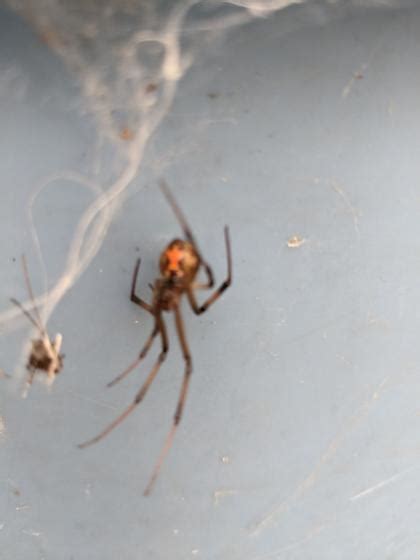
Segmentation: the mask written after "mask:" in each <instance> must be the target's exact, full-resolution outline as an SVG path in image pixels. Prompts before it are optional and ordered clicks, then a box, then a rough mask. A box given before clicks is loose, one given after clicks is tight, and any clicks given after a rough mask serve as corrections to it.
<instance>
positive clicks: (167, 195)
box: [159, 179, 214, 288]
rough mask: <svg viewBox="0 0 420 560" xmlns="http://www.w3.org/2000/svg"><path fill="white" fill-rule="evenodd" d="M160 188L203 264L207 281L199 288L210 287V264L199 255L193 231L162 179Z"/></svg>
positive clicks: (211, 282) (211, 279) (211, 274)
mask: <svg viewBox="0 0 420 560" xmlns="http://www.w3.org/2000/svg"><path fill="white" fill-rule="evenodd" d="M159 186H160V189H161V191H162V192H163V194H164V195H165V198H166V200H167V201H168V203H169V206H170V207H171V208H172V210H173V212H174V214H175V216H176V218H177V220H178V222H179V224H180V226H181V229H182V231H183V232H184V235H185V237H186V238H187V240H188V241H189V242H190V243H191V245H193V247H194V249H195V251H196V253H197V254H198V256H199V257H200V260H201V264H202V265H203V266H204V269H205V272H206V275H207V283H206V284H200V288H212V287H213V286H214V278H213V272H212V269H211V268H210V265H208V264H207V262H206V261H205V260H204V259H203V257H202V256H201V253H200V251H199V249H198V246H197V242H196V240H195V239H194V236H193V233H192V231H191V228H190V226H189V224H188V222H187V220H186V218H185V216H184V214H183V212H182V210H181V208H180V207H179V206H178V204H177V202H176V200H175V198H174V196H173V195H172V193H171V191H170V190H169V187H168V185H167V184H166V181H164V180H163V179H162V180H161V181H160V183H159Z"/></svg>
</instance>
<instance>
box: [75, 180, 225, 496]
mask: <svg viewBox="0 0 420 560" xmlns="http://www.w3.org/2000/svg"><path fill="white" fill-rule="evenodd" d="M160 188H161V190H162V192H163V194H164V196H165V198H166V200H167V201H168V203H169V205H170V206H171V208H172V210H173V212H174V214H175V216H176V218H177V220H178V222H179V224H180V226H181V228H182V231H183V233H184V236H185V239H174V240H173V241H171V242H170V243H169V245H168V246H167V247H166V249H165V250H164V251H163V252H162V254H161V256H160V260H159V268H160V277H158V278H157V279H156V280H155V282H154V285H153V286H152V285H151V286H150V287H151V289H152V291H153V300H152V303H151V304H149V303H147V302H145V301H144V300H143V299H140V298H139V297H138V296H137V295H136V284H137V275H138V272H139V268H140V262H141V261H140V259H138V260H137V262H136V264H135V267H134V272H133V278H132V283H131V295H130V299H131V301H132V302H134V303H136V304H137V305H139V306H140V307H142V308H143V309H145V310H146V311H148V312H149V313H150V314H151V315H152V316H153V318H154V325H153V329H152V331H151V333H150V335H149V337H148V339H147V340H146V343H145V344H144V346H143V348H142V350H141V352H140V354H139V355H138V357H137V359H136V360H135V361H134V362H133V363H132V364H131V365H129V366H128V367H127V368H126V369H125V370H124V371H123V372H122V373H121V374H120V375H118V376H117V377H116V378H115V379H113V380H112V381H111V382H110V383H108V387H112V386H113V385H115V384H116V383H118V382H119V381H121V380H122V379H124V378H125V377H126V376H127V375H128V374H129V373H130V372H131V371H133V370H134V369H135V368H136V367H137V366H138V364H139V363H140V362H141V360H143V358H145V356H146V354H147V352H148V351H149V350H150V348H151V346H152V343H153V341H154V339H155V337H156V336H157V335H160V339H161V345H162V347H161V352H160V354H159V356H158V358H157V360H156V362H155V363H154V365H153V367H152V370H151V371H150V373H149V375H148V376H147V378H146V381H145V382H144V383H143V385H142V386H141V388H140V390H139V391H138V393H137V394H136V396H135V398H134V401H133V402H132V404H131V405H130V406H128V407H127V408H126V409H125V410H124V411H123V412H122V414H120V415H119V416H118V417H117V418H116V419H115V420H114V421H113V422H112V423H111V424H109V425H108V426H107V427H106V428H105V429H104V430H103V431H102V432H100V433H99V434H98V435H97V436H96V437H94V438H92V439H90V440H88V441H86V442H84V443H82V444H80V445H79V447H80V448H84V447H87V446H89V445H92V444H93V443H96V442H98V441H99V440H101V439H102V438H104V437H105V436H106V435H108V434H109V433H110V432H111V431H112V430H113V429H114V428H116V427H117V426H118V425H119V424H120V423H121V422H122V421H123V420H125V418H127V416H128V415H129V414H131V412H133V410H134V409H135V408H136V407H137V406H138V405H139V404H140V403H141V402H142V400H143V398H144V397H145V395H146V393H147V391H148V389H149V387H150V385H151V384H152V382H153V380H154V379H155V377H156V375H157V373H158V371H159V368H160V366H161V365H162V363H163V362H164V360H165V358H166V355H167V353H168V350H169V341H168V335H167V333H166V326H165V322H164V319H163V312H164V311H172V312H173V313H174V316H175V327H176V331H177V334H178V339H179V344H180V346H181V350H182V354H183V357H184V361H185V371H184V378H183V382H182V386H181V391H180V394H179V398H178V403H177V407H176V410H175V415H174V419H173V423H172V427H171V429H170V430H169V432H168V434H167V437H166V440H165V442H164V444H163V447H162V449H161V451H160V454H159V456H158V459H157V461H156V463H155V466H154V469H153V471H152V474H151V477H150V479H149V483H148V485H147V486H146V489H145V491H144V495H145V496H147V495H148V494H149V493H150V491H151V489H152V487H153V485H154V483H155V481H156V479H157V477H158V475H159V472H160V469H161V466H162V464H163V462H164V460H165V457H166V455H167V454H168V452H169V450H170V448H171V446H172V442H173V439H174V436H175V433H176V430H177V428H178V426H179V423H180V421H181V417H182V413H183V410H184V404H185V400H186V397H187V392H188V387H189V383H190V378H191V373H192V361H191V355H190V351H189V348H188V344H187V339H186V336H185V331H184V324H183V320H182V316H181V309H180V303H181V298H182V296H183V295H184V294H185V295H186V296H187V298H188V301H189V303H190V306H191V308H192V310H193V311H194V313H196V314H197V315H201V313H204V312H205V311H207V309H208V308H209V307H210V305H212V304H213V303H214V302H215V301H216V300H217V299H218V298H219V297H220V296H221V295H222V293H223V292H224V291H225V290H226V289H227V288H228V287H229V286H230V284H231V282H232V256H231V248H230V239H229V229H228V227H227V226H226V227H225V229H224V235H225V245H226V255H227V278H226V280H225V281H224V282H223V283H222V284H221V285H220V286H219V288H217V290H216V291H214V292H213V293H212V294H211V295H210V296H209V297H208V298H207V299H206V300H205V302H204V303H203V304H201V305H199V304H198V303H197V300H196V296H195V290H200V289H210V288H212V287H213V286H214V278H213V272H212V269H211V268H210V266H209V265H208V264H207V262H206V261H205V260H204V259H203V257H202V256H201V253H200V251H199V249H198V246H197V243H196V241H195V239H194V237H193V234H192V232H191V229H190V227H189V225H188V223H187V221H186V219H185V217H184V215H183V213H182V212H181V210H180V208H179V206H178V204H177V203H176V202H175V199H174V197H173V196H172V194H171V192H170V191H169V189H168V187H167V185H166V183H165V182H163V181H162V182H161V183H160ZM200 269H204V272H205V274H206V277H207V281H206V282H204V283H200V282H197V281H196V277H197V274H198V272H199V271H200Z"/></svg>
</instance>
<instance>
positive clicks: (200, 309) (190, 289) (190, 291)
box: [187, 226, 232, 315]
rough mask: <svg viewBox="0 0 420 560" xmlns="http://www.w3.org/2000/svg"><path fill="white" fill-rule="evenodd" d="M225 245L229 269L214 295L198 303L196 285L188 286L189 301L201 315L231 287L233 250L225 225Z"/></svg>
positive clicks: (196, 312)
mask: <svg viewBox="0 0 420 560" xmlns="http://www.w3.org/2000/svg"><path fill="white" fill-rule="evenodd" d="M225 245H226V258H227V269H228V273H227V277H226V280H225V281H224V282H222V284H220V286H219V287H218V288H217V290H216V291H215V292H213V293H212V295H211V296H210V297H209V298H208V299H206V301H205V302H204V303H203V304H202V305H198V303H197V300H196V298H195V294H194V285H192V286H189V287H188V288H187V296H188V301H189V302H190V305H191V307H192V309H193V311H194V313H195V314H196V315H201V313H204V312H205V311H207V309H208V308H209V307H210V305H212V304H213V303H214V302H215V301H216V300H217V299H218V298H219V297H220V296H221V295H222V294H223V292H224V291H225V290H227V289H228V288H229V286H230V285H231V283H232V252H231V247H230V238H229V228H228V227H227V226H226V227H225Z"/></svg>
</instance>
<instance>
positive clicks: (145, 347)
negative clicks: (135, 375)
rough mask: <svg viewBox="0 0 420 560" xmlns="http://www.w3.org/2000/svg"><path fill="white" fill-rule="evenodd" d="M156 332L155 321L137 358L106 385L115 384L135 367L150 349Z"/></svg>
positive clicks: (156, 325)
mask: <svg viewBox="0 0 420 560" xmlns="http://www.w3.org/2000/svg"><path fill="white" fill-rule="evenodd" d="M158 332H159V326H158V322H156V323H155V326H154V328H153V330H152V332H151V333H150V335H149V338H148V339H147V340H146V342H145V345H144V346H143V348H142V350H141V352H140V354H139V355H138V357H137V359H136V360H134V362H133V363H132V364H130V365H129V366H128V367H127V368H126V369H125V370H124V371H123V372H122V373H120V374H119V375H117V377H116V378H115V379H113V380H112V381H110V382H109V383H107V387H113V386H114V385H116V384H117V383H118V382H119V381H121V379H124V377H126V376H127V375H128V374H129V373H131V372H132V371H133V369H135V368H136V367H137V366H138V365H139V363H140V362H141V360H142V359H143V358H145V357H146V354H147V352H148V351H149V350H150V347H151V346H152V343H153V340H154V339H155V336H156V335H157V334H158Z"/></svg>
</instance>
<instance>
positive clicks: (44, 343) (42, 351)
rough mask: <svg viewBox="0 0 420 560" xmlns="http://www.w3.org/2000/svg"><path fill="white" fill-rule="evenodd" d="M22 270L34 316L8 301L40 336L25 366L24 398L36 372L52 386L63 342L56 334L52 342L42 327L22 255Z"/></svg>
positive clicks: (15, 301) (19, 304) (14, 300)
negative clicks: (26, 371)
mask: <svg viewBox="0 0 420 560" xmlns="http://www.w3.org/2000/svg"><path fill="white" fill-rule="evenodd" d="M22 268H23V276H24V278H25V284H26V289H27V290H28V294H29V298H30V300H31V302H32V307H33V310H34V316H32V315H31V314H30V313H29V311H28V310H27V309H25V308H24V307H23V305H22V304H21V303H20V302H19V301H18V300H17V299H15V298H11V299H10V301H11V302H12V303H13V304H14V305H16V306H17V307H18V308H19V309H20V310H21V311H22V313H23V314H24V315H25V316H26V317H27V318H28V319H29V321H30V322H31V323H32V324H33V325H34V327H35V328H36V329H37V330H38V332H39V334H40V338H37V339H35V340H32V348H31V353H30V354H29V359H28V363H27V364H26V369H27V370H28V377H27V379H26V389H25V391H24V395H25V396H26V393H27V391H28V389H29V387H30V386H31V385H32V382H33V379H34V377H35V374H36V372H37V370H39V371H43V372H45V373H46V375H47V380H46V381H47V385H52V383H53V382H54V380H55V377H56V375H57V374H58V373H60V371H61V369H62V367H63V359H64V354H60V349H61V344H62V341H63V337H62V336H61V334H59V333H58V334H56V335H55V339H54V340H53V341H52V340H51V339H50V337H49V336H48V334H47V331H46V330H45V327H44V325H43V322H42V319H41V315H40V313H39V310H38V308H37V306H36V304H35V299H34V294H33V291H32V286H31V282H30V280H29V273H28V266H27V264H26V259H25V255H22Z"/></svg>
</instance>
